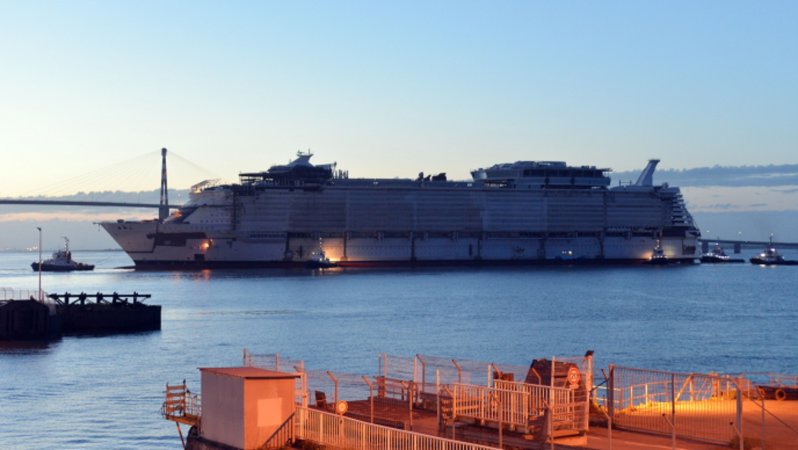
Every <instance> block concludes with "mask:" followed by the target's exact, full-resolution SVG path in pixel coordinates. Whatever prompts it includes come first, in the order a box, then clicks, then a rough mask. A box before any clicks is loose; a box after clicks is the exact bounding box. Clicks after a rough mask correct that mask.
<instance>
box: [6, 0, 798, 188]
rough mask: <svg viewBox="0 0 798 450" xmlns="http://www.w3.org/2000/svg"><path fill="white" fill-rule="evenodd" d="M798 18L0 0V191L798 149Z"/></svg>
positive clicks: (771, 154)
mask: <svg viewBox="0 0 798 450" xmlns="http://www.w3.org/2000/svg"><path fill="white" fill-rule="evenodd" d="M796 24H798V2H775V1H772V2H771V1H764V2H737V1H700V2H695V1H668V2H641V1H628V2H626V1H613V2H582V1H579V2H575V1H548V2H544V1H523V2H522V1H451V2H448V1H436V2H428V1H419V2H416V1H403V2H374V1H362V2H360V1H335V2H320V1H314V2H305V1H291V2H266V1H256V2H244V1H235V2H221V1H210V2H204V1H146V0H145V1H122V0H120V1H113V2H108V1H81V0H73V1H69V2H62V1H8V0H0V152H1V154H2V155H3V167H4V171H3V172H4V173H3V177H0V196H14V195H21V194H23V193H31V192H36V189H37V187H38V186H39V185H40V184H41V183H42V182H43V180H46V181H47V182H48V184H50V183H51V182H53V181H58V180H62V179H68V178H70V177H71V176H73V175H74V174H82V173H87V172H91V171H97V170H102V169H103V168H104V167H110V166H113V165H115V164H116V165H118V164H119V163H120V162H123V161H127V160H130V159H131V158H136V157H138V156H140V155H143V154H149V153H153V152H157V150H158V149H160V148H161V147H167V148H169V149H170V151H174V152H175V153H176V154H179V155H180V156H182V157H184V158H186V159H188V160H190V161H192V162H193V163H195V164H197V165H199V166H201V167H204V168H209V171H211V172H213V174H214V175H216V176H217V177H220V178H223V179H226V180H234V179H235V178H236V176H237V174H238V173H239V172H242V171H253V170H261V169H266V168H268V167H269V166H270V165H272V164H275V163H285V162H286V161H288V160H289V159H290V158H291V157H292V156H293V155H294V154H295V153H296V152H297V151H298V150H308V149H310V150H312V151H313V152H314V153H315V156H314V160H315V161H316V162H320V163H325V162H333V161H335V162H337V163H338V167H339V168H340V169H345V170H348V171H349V172H350V176H364V177H414V176H415V175H416V174H417V173H418V172H420V171H424V172H426V173H438V172H447V173H448V174H449V176H450V178H456V179H464V178H467V177H468V174H469V171H470V170H472V169H475V168H478V167H485V166H489V165H492V164H494V163H497V162H507V161H515V160H564V161H567V162H569V163H573V164H580V165H581V164H589V165H597V166H600V167H611V168H613V169H614V170H620V171H623V170H638V169H642V168H643V167H644V166H645V163H646V161H647V160H648V159H649V158H660V159H662V163H661V165H660V167H661V168H690V167H700V166H713V165H716V164H722V165H732V166H734V165H758V164H791V163H796V162H798V161H797V160H798V157H796V155H798V26H796ZM159 167H160V160H159V158H158V157H157V156H155V157H153V161H152V173H151V174H148V175H146V176H147V177H152V178H151V180H152V181H151V182H150V181H147V183H149V186H150V188H151V189H154V188H157V187H158V182H159V181H158V180H159V175H160V174H159V170H160V169H159ZM142 176H144V175H142ZM181 176H184V175H183V174H182V173H181V172H180V171H172V172H170V177H172V184H171V186H176V187H185V186H188V185H189V184H191V183H193V182H197V181H199V180H198V179H196V178H191V177H188V176H184V178H181ZM191 176H192V177H195V176H196V175H195V174H193V173H192V174H191ZM147 179H148V180H149V178H147ZM120 181H121V180H120V177H117V176H109V177H108V179H107V181H106V182H105V184H103V186H101V187H104V186H107V189H108V190H115V189H127V186H120Z"/></svg>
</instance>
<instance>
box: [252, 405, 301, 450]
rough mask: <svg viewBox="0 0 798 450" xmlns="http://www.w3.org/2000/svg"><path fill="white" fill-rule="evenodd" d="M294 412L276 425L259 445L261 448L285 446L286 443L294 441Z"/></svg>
mask: <svg viewBox="0 0 798 450" xmlns="http://www.w3.org/2000/svg"><path fill="white" fill-rule="evenodd" d="M295 416H296V413H293V414H291V415H290V416H289V417H288V419H286V420H285V421H284V422H283V423H282V425H280V426H279V427H277V429H276V430H275V431H274V433H272V435H271V436H269V438H268V439H266V442H265V443H264V444H263V445H261V446H260V448H261V449H271V448H277V449H281V448H286V447H287V446H288V445H291V444H293V443H294V438H295V433H296V426H295V425H294V417H295Z"/></svg>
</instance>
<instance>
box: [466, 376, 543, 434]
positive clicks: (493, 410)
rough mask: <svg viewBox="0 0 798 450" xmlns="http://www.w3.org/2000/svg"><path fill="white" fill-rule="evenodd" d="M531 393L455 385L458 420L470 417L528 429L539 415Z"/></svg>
mask: <svg viewBox="0 0 798 450" xmlns="http://www.w3.org/2000/svg"><path fill="white" fill-rule="evenodd" d="M531 405H532V401H531V399H530V395H529V393H528V392H524V391H519V390H505V389H498V388H490V387H487V386H475V385H471V384H455V385H453V394H452V413H453V415H454V418H455V419H458V418H468V419H474V420H479V421H483V420H484V421H489V422H495V423H501V424H502V426H509V427H513V428H526V427H527V426H528V425H529V420H530V418H534V417H537V416H538V413H537V411H533V410H532V409H531V408H530V406H531Z"/></svg>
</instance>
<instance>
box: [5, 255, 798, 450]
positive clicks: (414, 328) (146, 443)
mask: <svg viewBox="0 0 798 450" xmlns="http://www.w3.org/2000/svg"><path fill="white" fill-rule="evenodd" d="M744 256H749V255H744ZM75 257H76V259H78V260H79V261H83V262H88V263H94V264H97V266H98V268H97V269H96V270H95V271H94V272H89V273H72V274H45V276H44V281H43V284H44V289H45V290H46V291H49V292H61V293H63V292H64V291H69V292H72V293H78V292H80V291H82V290H83V291H86V292H96V291H104V292H112V291H119V292H131V291H133V290H136V291H138V292H140V293H150V294H152V295H153V298H152V299H151V300H150V303H155V304H160V305H162V306H163V313H162V314H163V323H162V330H161V331H160V332H150V333H139V334H129V335H116V336H94V337H65V338H63V339H61V340H59V341H55V342H51V343H48V344H42V345H29V346H10V345H7V344H5V345H3V346H2V347H0V448H2V449H9V448H11V449H15V448H40V449H44V448H91V449H107V448H116V449H123V448H130V449H162V448H172V449H178V448H180V439H179V438H178V435H177V431H176V430H175V427H174V424H173V423H171V422H167V421H165V420H163V419H161V418H160V416H159V408H160V405H161V402H162V395H163V394H162V392H163V389H164V384H165V383H166V382H173V383H174V382H179V381H181V380H182V379H184V378H185V379H186V380H187V382H188V383H189V385H190V386H193V387H194V388H196V389H198V388H199V373H198V371H197V368H198V367H213V366H225V365H235V364H240V363H241V354H242V349H243V348H244V347H247V348H249V349H250V350H251V351H253V352H255V353H273V352H280V353H281V354H283V355H286V356H290V357H291V358H298V359H304V360H305V361H306V364H307V366H308V367H310V368H316V369H332V370H338V371H345V372H359V373H370V374H371V373H375V372H376V370H377V362H376V361H377V357H376V355H377V354H378V353H380V352H387V353H390V354H398V355H407V356H411V355H414V354H416V353H421V354H428V355H440V356H450V357H458V358H466V359H476V360H486V361H495V362H499V363H512V364H518V365H528V364H529V363H530V361H531V360H532V359H533V358H539V357H550V356H551V355H563V356H571V355H574V356H575V355H582V354H584V352H585V351H586V350H587V349H593V350H595V351H596V363H597V365H598V366H599V367H602V366H604V367H606V365H607V364H609V363H610V362H614V363H616V364H619V365H627V366H635V367H647V368H658V369H664V370H679V371H710V370H712V371H719V372H741V371H778V372H787V373H798V351H797V350H798V346H796V337H795V326H796V323H798V312H796V304H795V299H796V297H795V293H796V291H797V290H798V267H773V268H762V267H757V266H753V265H750V264H734V265H725V266H724V265H705V266H694V267H587V268H586V267H552V268H540V267H526V268H502V269H404V270H347V271H343V272H330V273H325V274H323V275H318V274H313V273H312V272H307V271H280V270H245V271H213V272H210V271H205V272H186V273H180V272H134V271H131V270H119V269H113V267H119V266H124V265H128V264H130V260H129V259H128V258H127V257H126V256H125V255H124V254H123V253H121V252H94V253H90V252H78V253H77V254H76V255H75ZM34 259H35V256H34V255H33V254H29V253H0V286H4V287H15V288H24V289H36V286H37V275H36V274H35V273H33V272H31V270H30V268H29V264H30V262H32V261H33V260H34Z"/></svg>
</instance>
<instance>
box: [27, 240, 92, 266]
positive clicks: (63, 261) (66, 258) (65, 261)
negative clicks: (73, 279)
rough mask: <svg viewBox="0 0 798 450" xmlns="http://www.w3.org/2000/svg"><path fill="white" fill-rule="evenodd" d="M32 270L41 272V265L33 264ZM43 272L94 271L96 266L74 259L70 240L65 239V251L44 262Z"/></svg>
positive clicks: (54, 254)
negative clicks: (70, 248)
mask: <svg viewBox="0 0 798 450" xmlns="http://www.w3.org/2000/svg"><path fill="white" fill-rule="evenodd" d="M30 266H31V268H32V269H33V270H34V271H35V272H38V271H39V263H38V262H33V263H31V265H30ZM41 266H42V272H71V271H73V270H94V264H85V263H80V262H77V261H75V260H73V259H72V252H70V251H69V239H67V238H64V248H63V250H58V251H57V252H55V253H53V257H52V258H50V259H47V260H44V261H42V263H41Z"/></svg>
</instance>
